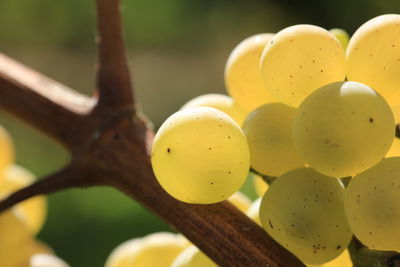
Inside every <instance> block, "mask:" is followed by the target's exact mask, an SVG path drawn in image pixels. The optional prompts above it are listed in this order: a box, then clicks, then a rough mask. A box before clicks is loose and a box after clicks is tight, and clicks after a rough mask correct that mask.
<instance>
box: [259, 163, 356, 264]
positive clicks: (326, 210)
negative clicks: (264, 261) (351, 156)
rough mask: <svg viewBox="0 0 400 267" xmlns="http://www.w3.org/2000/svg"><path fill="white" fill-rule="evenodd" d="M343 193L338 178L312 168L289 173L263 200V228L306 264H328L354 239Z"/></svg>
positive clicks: (281, 177) (279, 178)
mask: <svg viewBox="0 0 400 267" xmlns="http://www.w3.org/2000/svg"><path fill="white" fill-rule="evenodd" d="M343 194H344V187H343V185H342V184H341V183H340V182H339V180H337V179H333V178H332V177H328V176H325V175H322V174H320V173H318V172H316V171H314V170H312V169H310V168H302V169H297V170H293V171H290V172H288V173H285V174H284V175H282V176H280V177H278V178H277V179H276V180H275V181H274V182H273V183H272V185H271V186H270V187H269V189H268V191H267V192H266V193H265V195H264V197H263V198H262V201H261V206H260V220H261V223H262V226H263V227H264V229H265V230H266V231H267V232H268V234H269V235H270V236H271V237H272V238H273V239H275V240H276V241H277V242H278V243H280V244H281V245H282V246H283V247H285V248H287V249H288V250H289V251H291V252H292V253H293V254H294V255H296V256H297V257H298V258H299V259H300V260H302V261H303V262H304V263H307V264H321V263H324V262H328V261H330V260H332V259H333V258H335V257H337V256H338V255H339V254H340V253H341V252H342V251H343V250H344V249H346V247H347V245H348V244H349V242H350V239H351V237H352V233H351V231H350V228H349V226H348V224H347V221H346V216H345V213H344V205H343Z"/></svg>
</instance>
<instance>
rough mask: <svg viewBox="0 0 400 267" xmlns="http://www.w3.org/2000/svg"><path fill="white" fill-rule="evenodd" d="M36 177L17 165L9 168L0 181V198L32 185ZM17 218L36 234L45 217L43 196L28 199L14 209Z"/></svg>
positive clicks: (45, 203) (45, 207)
mask: <svg viewBox="0 0 400 267" xmlns="http://www.w3.org/2000/svg"><path fill="white" fill-rule="evenodd" d="M35 180H36V177H35V176H34V175H33V174H32V173H30V172H29V171H28V170H26V169H25V168H23V167H21V166H18V165H11V166H9V167H8V168H7V169H6V170H5V172H4V177H3V179H2V180H1V181H0V196H3V197H4V196H6V195H8V194H10V193H12V192H14V191H16V190H18V189H21V188H23V187H26V186H28V185H30V184H32V183H33V182H34V181H35ZM14 209H15V210H16V212H17V213H18V216H19V217H20V218H21V219H22V220H23V222H24V223H26V225H27V227H28V228H29V229H30V230H31V231H32V233H33V234H36V233H38V232H39V231H40V229H41V228H42V226H43V224H44V222H45V219H46V215H47V201H46V197H45V196H37V197H33V198H30V199H28V200H26V201H23V202H21V203H20V204H18V205H16V206H15V207H14Z"/></svg>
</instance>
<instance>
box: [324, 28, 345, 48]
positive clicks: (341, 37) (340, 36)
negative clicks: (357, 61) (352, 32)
mask: <svg viewBox="0 0 400 267" xmlns="http://www.w3.org/2000/svg"><path fill="white" fill-rule="evenodd" d="M329 32H330V33H332V34H333V36H335V37H336V39H337V40H338V41H339V42H340V44H341V45H342V47H343V49H344V50H346V48H347V46H348V44H349V34H348V33H347V32H346V31H345V30H343V29H337V28H335V29H331V30H329Z"/></svg>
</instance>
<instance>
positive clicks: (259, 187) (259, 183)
mask: <svg viewBox="0 0 400 267" xmlns="http://www.w3.org/2000/svg"><path fill="white" fill-rule="evenodd" d="M251 176H252V177H253V178H252V179H253V185H254V189H255V191H256V193H257V195H258V196H259V197H262V196H263V195H264V193H265V191H267V190H268V184H267V183H266V182H265V181H264V179H263V178H262V177H261V176H260V175H258V174H255V173H251Z"/></svg>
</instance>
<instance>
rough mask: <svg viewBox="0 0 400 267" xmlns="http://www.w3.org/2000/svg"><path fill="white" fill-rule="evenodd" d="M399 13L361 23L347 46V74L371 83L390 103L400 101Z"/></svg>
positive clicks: (356, 79)
mask: <svg viewBox="0 0 400 267" xmlns="http://www.w3.org/2000/svg"><path fill="white" fill-rule="evenodd" d="M399 58H400V15H397V14H396V15H382V16H378V17H375V18H373V19H371V20H369V21H367V22H366V23H364V24H363V25H362V26H361V27H360V28H358V30H357V31H356V32H355V33H354V35H353V36H352V37H351V39H350V43H349V46H348V48H347V78H348V79H349V80H352V81H358V82H362V83H365V84H367V85H368V86H371V87H372V88H374V89H375V90H376V91H378V92H379V93H380V94H381V95H382V96H383V97H384V98H385V99H386V101H388V103H389V104H390V105H398V104H400V90H399V84H400V76H399V75H398V73H399V72H400V64H399V60H398V59H399Z"/></svg>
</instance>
